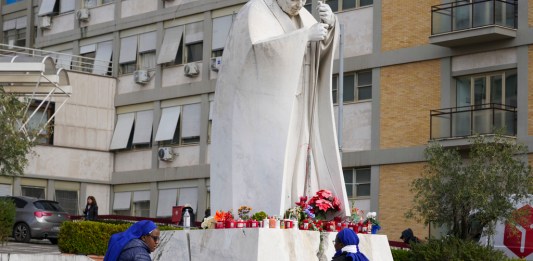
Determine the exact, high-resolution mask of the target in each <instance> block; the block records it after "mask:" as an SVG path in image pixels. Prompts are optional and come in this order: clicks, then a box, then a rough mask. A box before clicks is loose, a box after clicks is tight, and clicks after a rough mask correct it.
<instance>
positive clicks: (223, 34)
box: [211, 15, 233, 57]
mask: <svg viewBox="0 0 533 261" xmlns="http://www.w3.org/2000/svg"><path fill="white" fill-rule="evenodd" d="M232 22H233V15H227V16H222V17H217V18H213V44H212V45H211V51H212V52H211V57H221V56H222V52H223V50H224V45H225V44H226V39H227V38H228V35H229V31H230V29H231V24H232Z"/></svg>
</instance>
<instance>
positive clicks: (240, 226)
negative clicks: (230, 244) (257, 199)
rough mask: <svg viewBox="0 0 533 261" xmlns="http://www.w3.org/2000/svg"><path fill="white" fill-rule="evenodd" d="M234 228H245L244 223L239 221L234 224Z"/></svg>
mask: <svg viewBox="0 0 533 261" xmlns="http://www.w3.org/2000/svg"><path fill="white" fill-rule="evenodd" d="M235 223H236V224H235V227H237V228H245V227H246V221H244V220H239V221H237V222H235Z"/></svg>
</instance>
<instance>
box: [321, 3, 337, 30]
mask: <svg viewBox="0 0 533 261" xmlns="http://www.w3.org/2000/svg"><path fill="white" fill-rule="evenodd" d="M317 10H318V16H320V20H322V22H324V23H326V24H328V25H329V26H330V27H333V26H334V25H335V15H334V14H333V11H332V10H331V7H330V6H329V5H328V4H324V3H322V1H318V6H317Z"/></svg>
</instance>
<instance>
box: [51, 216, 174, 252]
mask: <svg viewBox="0 0 533 261" xmlns="http://www.w3.org/2000/svg"><path fill="white" fill-rule="evenodd" d="M130 226H131V223H125V224H109V223H104V222H95V221H67V222H63V224H62V225H61V230H60V231H59V242H58V245H57V246H58V247H59V251H61V252H62V253H70V254H83V255H100V256H102V255H104V254H105V252H106V250H107V243H108V241H109V238H111V235H113V234H115V233H118V232H122V231H125V230H126V229H128V228H129V227H130ZM158 227H159V230H177V228H175V227H172V226H158Z"/></svg>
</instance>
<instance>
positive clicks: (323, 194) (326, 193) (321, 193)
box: [316, 189, 332, 198]
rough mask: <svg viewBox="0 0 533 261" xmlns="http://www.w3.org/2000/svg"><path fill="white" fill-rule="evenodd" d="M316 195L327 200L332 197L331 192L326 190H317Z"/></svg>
mask: <svg viewBox="0 0 533 261" xmlns="http://www.w3.org/2000/svg"><path fill="white" fill-rule="evenodd" d="M316 194H317V195H319V196H320V197H322V198H329V197H331V196H332V194H331V191H329V190H327V189H322V190H319V191H318V192H317V193H316Z"/></svg>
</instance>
